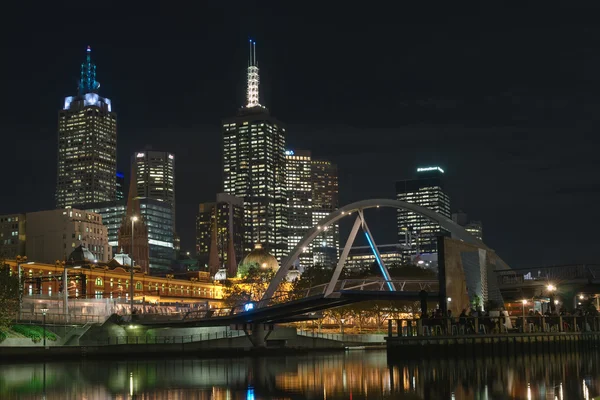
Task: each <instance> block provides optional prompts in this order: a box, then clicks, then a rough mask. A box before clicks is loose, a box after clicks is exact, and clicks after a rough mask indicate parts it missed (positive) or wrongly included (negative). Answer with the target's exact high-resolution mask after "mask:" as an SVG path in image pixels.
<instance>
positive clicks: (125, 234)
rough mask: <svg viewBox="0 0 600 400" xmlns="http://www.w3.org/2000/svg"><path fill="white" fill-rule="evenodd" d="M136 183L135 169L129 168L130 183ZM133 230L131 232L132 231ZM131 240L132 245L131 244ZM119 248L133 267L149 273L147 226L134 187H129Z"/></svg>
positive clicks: (120, 230)
mask: <svg viewBox="0 0 600 400" xmlns="http://www.w3.org/2000/svg"><path fill="white" fill-rule="evenodd" d="M135 181H136V175H135V167H132V168H131V182H135ZM132 230H133V231H132ZM132 239H133V243H132ZM119 247H120V248H121V249H122V250H123V251H124V252H125V253H127V254H129V257H131V258H132V259H133V262H134V265H136V266H138V267H140V269H141V271H142V272H144V273H146V274H148V273H149V272H150V249H149V247H148V226H147V225H146V221H145V219H144V217H143V215H142V210H141V208H140V199H139V198H138V197H137V194H136V186H135V185H133V184H130V185H129V195H128V197H127V212H126V213H125V216H124V217H123V219H122V221H121V228H119Z"/></svg>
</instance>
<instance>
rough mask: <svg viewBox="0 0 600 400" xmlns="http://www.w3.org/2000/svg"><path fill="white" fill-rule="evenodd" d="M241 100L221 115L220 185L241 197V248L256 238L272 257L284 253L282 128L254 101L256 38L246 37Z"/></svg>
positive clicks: (256, 92) (250, 246)
mask: <svg viewBox="0 0 600 400" xmlns="http://www.w3.org/2000/svg"><path fill="white" fill-rule="evenodd" d="M249 48H250V54H249V57H248V82H247V89H246V105H245V106H244V107H242V108H241V109H240V110H239V111H238V113H237V115H236V116H235V117H232V118H228V119H225V120H224V121H223V124H222V132H223V186H224V191H225V193H227V194H230V195H233V196H236V197H241V198H243V199H244V229H245V235H244V249H245V253H248V252H250V251H251V250H252V249H253V248H254V245H255V244H257V243H260V244H261V245H262V246H263V247H264V248H265V249H266V250H267V251H269V252H270V253H271V254H273V255H274V256H276V257H277V259H278V260H281V258H282V257H283V256H284V255H285V254H287V233H286V230H287V214H286V191H285V127H284V126H283V124H282V123H281V122H279V121H278V120H277V119H275V118H273V117H272V116H271V115H270V113H269V110H268V109H267V108H266V107H264V106H263V105H261V104H260V98H259V82H260V79H259V70H258V61H257V57H256V42H255V41H253V40H250V46H249Z"/></svg>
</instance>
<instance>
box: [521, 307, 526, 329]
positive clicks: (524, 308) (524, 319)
mask: <svg viewBox="0 0 600 400" xmlns="http://www.w3.org/2000/svg"><path fill="white" fill-rule="evenodd" d="M521 303H522V305H523V316H522V318H523V332H525V304H527V299H523V300H521Z"/></svg>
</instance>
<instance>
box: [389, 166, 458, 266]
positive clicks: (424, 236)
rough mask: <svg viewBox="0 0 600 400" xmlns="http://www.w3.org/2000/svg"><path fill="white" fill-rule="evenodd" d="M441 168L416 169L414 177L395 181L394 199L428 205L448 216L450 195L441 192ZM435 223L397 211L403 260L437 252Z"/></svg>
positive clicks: (415, 215)
mask: <svg viewBox="0 0 600 400" xmlns="http://www.w3.org/2000/svg"><path fill="white" fill-rule="evenodd" d="M443 177H444V170H443V169H442V168H440V167H438V166H432V167H423V168H417V177H416V178H415V179H408V180H404V181H399V182H396V198H397V199H398V200H401V201H405V202H407V203H413V204H416V205H419V206H422V207H426V208H429V209H430V210H433V211H435V212H437V213H439V214H441V215H443V216H445V217H447V218H450V198H449V197H448V194H447V193H446V192H445V191H444V180H443ZM440 232H441V228H440V226H439V224H438V223H436V222H433V221H431V220H429V219H428V218H426V217H424V216H422V215H420V214H417V213H414V212H412V211H407V210H400V209H399V210H398V240H399V242H400V243H401V244H403V245H404V249H405V251H404V255H405V256H406V261H409V260H410V259H411V257H413V256H417V257H418V256H419V255H420V254H422V253H437V238H436V236H437V235H438V234H439V233H440Z"/></svg>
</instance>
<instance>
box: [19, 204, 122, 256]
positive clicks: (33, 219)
mask: <svg viewBox="0 0 600 400" xmlns="http://www.w3.org/2000/svg"><path fill="white" fill-rule="evenodd" d="M26 218H27V222H26V229H25V232H26V237H27V243H26V246H25V255H26V256H27V258H28V259H29V260H30V261H36V262H43V263H54V262H56V261H57V260H58V261H64V260H67V256H68V255H69V254H71V252H72V251H73V250H74V249H75V248H76V247H78V246H80V245H83V246H85V247H87V248H88V249H89V251H90V252H91V253H92V254H93V255H94V257H95V260H97V261H98V262H108V261H109V260H111V259H112V249H111V247H110V245H109V244H108V230H107V228H106V227H105V226H104V225H103V224H102V216H101V215H99V214H96V213H93V212H89V211H84V210H80V209H76V208H63V209H57V210H48V211H38V212H32V213H27V214H26Z"/></svg>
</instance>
